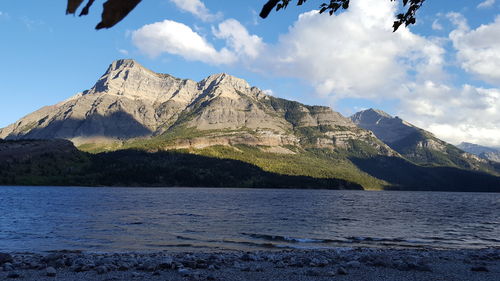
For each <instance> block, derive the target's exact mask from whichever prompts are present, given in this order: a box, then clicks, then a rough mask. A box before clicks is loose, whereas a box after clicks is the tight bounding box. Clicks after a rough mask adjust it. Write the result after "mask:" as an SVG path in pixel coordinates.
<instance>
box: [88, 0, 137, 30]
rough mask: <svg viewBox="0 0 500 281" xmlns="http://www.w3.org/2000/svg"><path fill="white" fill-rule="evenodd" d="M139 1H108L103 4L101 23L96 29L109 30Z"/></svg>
mask: <svg viewBox="0 0 500 281" xmlns="http://www.w3.org/2000/svg"><path fill="white" fill-rule="evenodd" d="M140 2H141V0H108V1H106V3H104V5H103V7H104V10H103V11H102V18H101V22H100V23H99V24H98V25H97V26H96V29H101V28H110V27H113V26H114V25H115V24H117V23H118V22H120V21H121V20H122V19H123V18H124V17H126V16H127V15H128V14H129V13H130V11H132V10H133V9H134V8H135V7H136V6H137V4H139V3H140Z"/></svg>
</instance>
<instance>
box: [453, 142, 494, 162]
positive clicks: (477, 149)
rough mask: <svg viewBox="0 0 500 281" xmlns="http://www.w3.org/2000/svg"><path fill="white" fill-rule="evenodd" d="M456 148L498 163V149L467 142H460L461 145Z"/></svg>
mask: <svg viewBox="0 0 500 281" xmlns="http://www.w3.org/2000/svg"><path fill="white" fill-rule="evenodd" d="M457 147H458V148H460V149H462V150H463V151H466V152H468V153H471V154H474V155H477V156H479V157H481V158H483V159H486V160H490V161H495V162H500V149H496V148H491V147H486V146H481V145H478V144H473V143H469V142H462V143H461V144H459V145H457Z"/></svg>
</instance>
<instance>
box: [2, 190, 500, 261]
mask: <svg viewBox="0 0 500 281" xmlns="http://www.w3.org/2000/svg"><path fill="white" fill-rule="evenodd" d="M359 246H361V247H403V248H415V247H431V248H485V247H500V194H498V193H446V192H396V191H392V192H367V191H336V190H278V189H231V188H226V189H223V188H82V187H0V250H2V251H29V252H42V251H48V250H63V249H65V250H84V251H91V252H128V251H140V252H153V251H162V250H169V251H225V250H264V249H265V250H270V249H323V248H333V247H359Z"/></svg>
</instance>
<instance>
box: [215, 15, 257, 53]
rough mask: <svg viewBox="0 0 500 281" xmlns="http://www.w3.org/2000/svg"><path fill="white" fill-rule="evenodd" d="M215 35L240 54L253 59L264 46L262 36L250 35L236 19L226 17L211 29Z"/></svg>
mask: <svg viewBox="0 0 500 281" xmlns="http://www.w3.org/2000/svg"><path fill="white" fill-rule="evenodd" d="M212 32H213V34H214V35H215V37H217V38H219V39H224V40H226V44H227V45H228V46H229V47H230V48H231V49H232V50H234V51H235V52H236V53H237V54H239V55H240V56H247V57H249V58H251V59H255V58H256V57H257V56H258V55H259V54H260V53H261V51H262V49H263V48H264V44H263V42H262V38H260V37H258V36H256V35H250V34H249V33H248V31H247V29H246V28H245V27H244V26H243V25H242V24H241V23H240V22H239V21H237V20H235V19H228V20H225V21H223V22H221V23H220V24H219V26H218V28H217V29H215V28H213V30H212Z"/></svg>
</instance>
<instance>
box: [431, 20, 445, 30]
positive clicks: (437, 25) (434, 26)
mask: <svg viewBox="0 0 500 281" xmlns="http://www.w3.org/2000/svg"><path fill="white" fill-rule="evenodd" d="M432 29H433V30H443V26H442V25H441V24H440V23H439V20H434V21H433V22H432Z"/></svg>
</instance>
